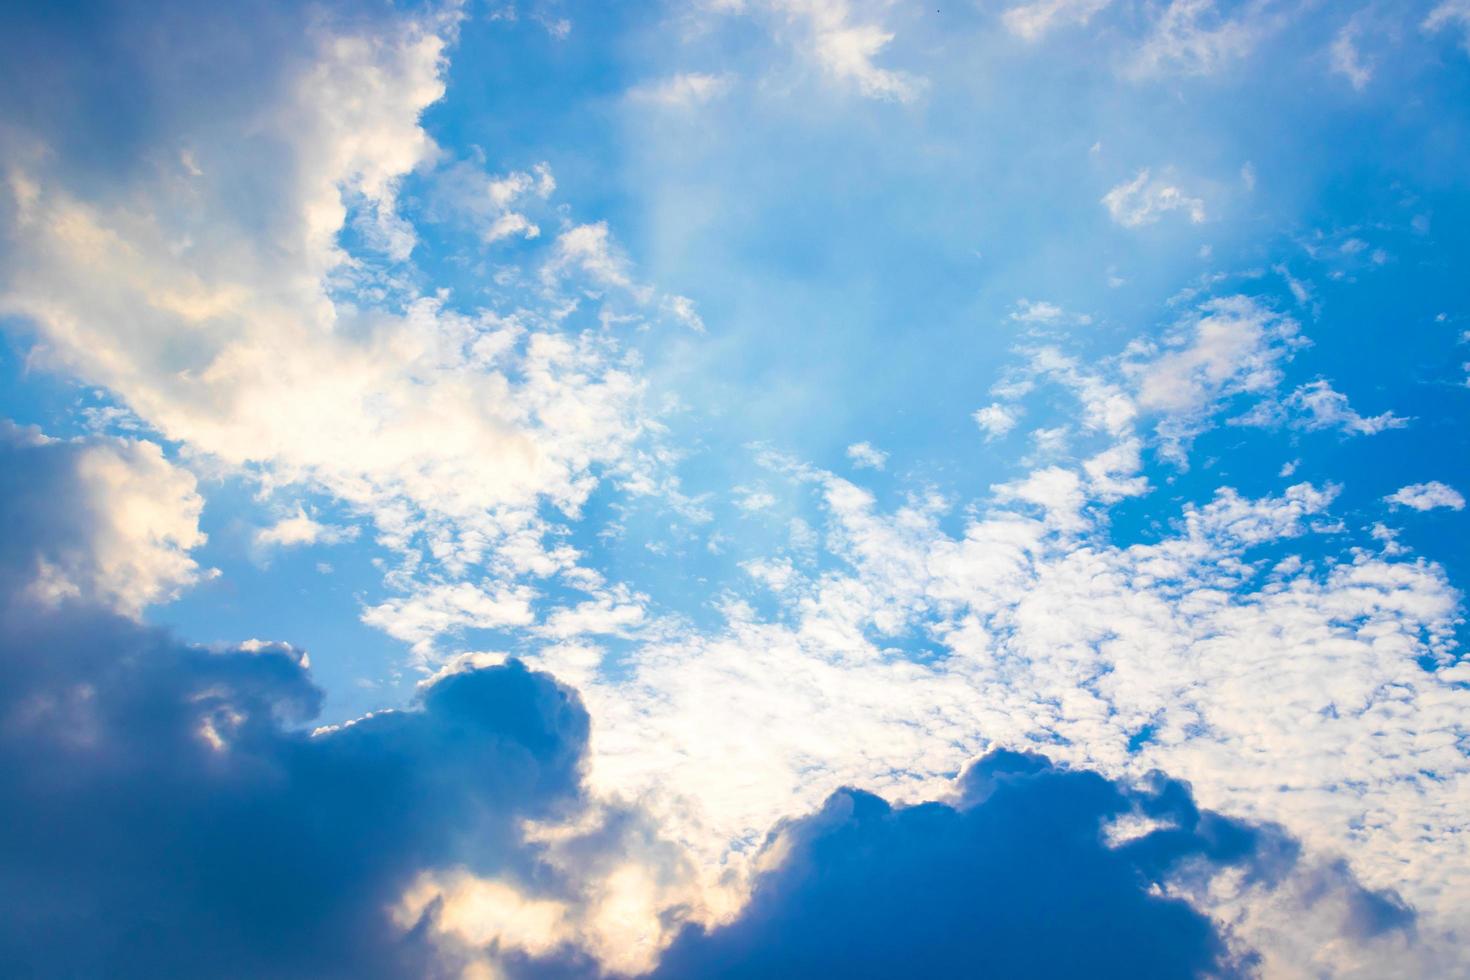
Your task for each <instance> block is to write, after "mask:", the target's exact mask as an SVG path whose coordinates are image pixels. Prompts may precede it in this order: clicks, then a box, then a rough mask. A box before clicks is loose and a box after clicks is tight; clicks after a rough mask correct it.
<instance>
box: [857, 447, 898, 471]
mask: <svg viewBox="0 0 1470 980" xmlns="http://www.w3.org/2000/svg"><path fill="white" fill-rule="evenodd" d="M847 458H848V459H850V460H852V465H853V466H856V467H858V468H859V469H870V470H881V469H882V468H883V466H884V464H885V463H887V462H888V454H887V453H885V452H883V451H882V450H881V449H875V448H874V447H873V445H872V443H868V442H855V443H853V444H852V445H851V446H848V447H847Z"/></svg>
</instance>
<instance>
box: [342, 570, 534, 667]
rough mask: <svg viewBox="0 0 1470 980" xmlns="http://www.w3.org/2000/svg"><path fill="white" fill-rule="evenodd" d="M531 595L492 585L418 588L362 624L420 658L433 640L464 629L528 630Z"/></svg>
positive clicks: (367, 613) (371, 612)
mask: <svg viewBox="0 0 1470 980" xmlns="http://www.w3.org/2000/svg"><path fill="white" fill-rule="evenodd" d="M535 598H536V593H535V591H534V590H532V589H530V588H529V587H527V586H523V585H522V586H507V585H502V584H499V583H495V582H486V583H484V584H482V585H478V586H477V585H474V584H471V583H469V582H457V583H453V584H448V583H446V584H439V585H431V586H425V587H422V588H419V589H418V590H416V591H415V592H414V593H413V594H412V595H410V596H408V597H406V598H402V599H391V600H389V601H387V602H384V603H381V604H380V605H376V606H372V607H370V608H368V609H365V610H363V614H362V621H363V622H364V623H367V624H368V625H369V626H374V627H376V628H378V629H380V630H382V631H383V632H385V633H387V634H388V635H389V636H391V637H393V638H395V639H398V640H402V641H403V642H405V643H409V644H412V645H413V646H414V648H415V651H416V652H418V653H419V654H420V655H421V656H427V654H428V653H429V652H430V651H431V649H432V647H431V644H432V642H433V640H434V639H435V638H436V637H438V636H441V635H443V634H445V633H450V632H454V631H458V630H462V629H487V630H493V629H504V628H506V627H509V626H529V625H530V624H531V623H532V622H534V620H535V618H536V616H535V613H534V612H533V611H532V609H531V602H532V600H533V599H535Z"/></svg>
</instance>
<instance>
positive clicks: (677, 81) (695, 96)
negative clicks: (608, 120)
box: [628, 72, 734, 109]
mask: <svg viewBox="0 0 1470 980" xmlns="http://www.w3.org/2000/svg"><path fill="white" fill-rule="evenodd" d="M733 81H734V80H733V77H732V76H731V75H729V74H719V75H711V74H706V73H704V72H684V73H681V74H678V75H671V76H669V77H668V78H664V79H660V80H659V81H657V82H651V83H649V84H647V85H640V86H638V87H637V88H633V89H630V90H629V91H628V98H629V99H631V100H633V101H634V102H646V103H651V104H654V105H659V106H664V107H668V108H676V109H688V108H691V107H693V106H697V105H703V104H704V103H706V102H711V101H713V100H715V99H718V98H719V97H721V96H722V95H724V94H725V93H726V92H728V91H729V90H730V87H731V85H732V84H733Z"/></svg>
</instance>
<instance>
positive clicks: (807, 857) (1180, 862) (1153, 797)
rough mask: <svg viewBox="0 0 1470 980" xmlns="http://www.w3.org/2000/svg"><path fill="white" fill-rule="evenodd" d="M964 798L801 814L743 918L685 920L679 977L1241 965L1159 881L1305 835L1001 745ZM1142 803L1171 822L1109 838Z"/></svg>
mask: <svg viewBox="0 0 1470 980" xmlns="http://www.w3.org/2000/svg"><path fill="white" fill-rule="evenodd" d="M959 788H960V791H961V792H960V796H959V801H958V802H957V803H956V804H955V805H953V806H950V805H946V804H941V803H925V804H922V805H919V806H913V807H906V808H894V807H892V806H890V805H889V804H888V803H886V802H885V801H883V800H882V799H880V798H878V797H876V796H873V795H872V794H869V793H864V792H861V791H858V790H842V791H840V792H837V793H834V794H833V795H832V796H831V797H830V798H828V800H827V802H826V804H825V806H824V807H823V808H822V809H821V811H820V812H818V813H817V814H815V815H813V816H810V817H807V818H805V819H802V820H799V821H796V822H794V823H792V824H791V825H789V826H788V827H787V828H786V829H785V831H784V833H785V835H786V839H787V843H788V846H789V853H788V856H787V857H786V858H785V860H784V861H783V862H782V864H781V866H780V867H779V868H778V869H776V870H775V871H773V872H771V873H769V874H767V875H766V876H765V877H764V879H763V880H762V881H761V882H760V884H759V886H758V888H757V889H756V892H755V896H754V898H753V900H752V902H751V903H750V905H749V906H748V907H747V909H746V910H745V911H744V913H743V914H742V915H741V917H740V918H739V919H738V920H737V921H736V922H734V923H732V924H730V925H728V926H726V927H724V928H720V929H716V930H714V931H712V932H704V931H702V930H699V929H696V928H693V927H689V928H686V930H685V932H684V934H683V935H682V936H681V937H680V939H679V940H678V941H677V942H676V943H675V945H674V946H673V947H672V948H671V949H670V950H669V952H668V954H667V955H666V956H665V957H664V960H663V964H662V966H661V968H660V971H659V975H660V976H666V977H680V978H693V977H790V976H843V977H968V976H984V977H1031V978H1035V977H1119V978H1125V977H1126V978H1141V977H1159V978H1163V977H1180V978H1185V977H1196V976H1234V975H1241V974H1247V973H1249V972H1250V969H1251V965H1252V964H1251V960H1250V957H1249V956H1245V957H1242V956H1240V955H1237V954H1233V953H1232V952H1231V950H1229V949H1227V946H1226V943H1225V939H1224V937H1223V936H1222V935H1221V933H1220V931H1219V929H1218V928H1217V927H1216V926H1215V925H1214V924H1213V923H1212V922H1211V921H1210V920H1209V919H1207V918H1206V917H1205V916H1203V915H1202V914H1200V913H1199V912H1198V911H1196V910H1195V909H1193V908H1191V907H1190V906H1189V905H1187V904H1185V903H1184V902H1182V901H1178V900H1174V899H1170V898H1167V897H1164V896H1163V895H1161V894H1160V893H1159V892H1158V890H1157V886H1158V885H1159V884H1160V883H1161V882H1162V881H1163V880H1164V878H1165V877H1166V876H1167V875H1170V874H1174V873H1180V872H1182V871H1184V870H1186V869H1187V870H1188V872H1189V873H1191V874H1196V875H1198V874H1206V875H1208V874H1211V873H1213V872H1215V871H1218V870H1219V869H1220V868H1222V867H1225V866H1238V867H1243V868H1244V869H1246V871H1247V873H1249V874H1251V875H1253V876H1256V877H1257V878H1260V879H1262V880H1266V881H1269V880H1272V879H1274V878H1276V877H1277V876H1279V875H1280V874H1282V873H1284V872H1285V871H1287V870H1288V869H1289V868H1290V866H1291V865H1292V863H1293V862H1294V860H1295V857H1296V847H1295V845H1294V844H1293V843H1292V842H1291V841H1290V840H1289V839H1287V838H1286V837H1285V836H1284V835H1283V834H1281V833H1280V832H1279V831H1277V830H1275V829H1273V828H1265V827H1256V826H1251V825H1248V824H1245V823H1241V822H1239V821H1235V820H1230V819H1228V818H1225V817H1222V816H1219V815H1217V814H1214V813H1209V812H1202V811H1200V810H1199V809H1198V808H1197V807H1196V806H1195V804H1194V801H1193V799H1192V797H1191V794H1190V791H1189V788H1188V786H1187V785H1185V784H1184V783H1181V782H1178V781H1175V780H1169V779H1166V778H1164V777H1162V776H1157V777H1154V778H1152V779H1151V780H1149V781H1147V782H1146V783H1145V785H1144V786H1142V787H1141V788H1130V787H1127V786H1124V785H1121V784H1119V783H1116V782H1113V781H1110V780H1108V779H1105V778H1103V777H1102V776H1100V775H1098V774H1096V773H1093V772H1085V771H1072V770H1067V769H1063V768H1059V767H1057V766H1054V765H1053V764H1052V763H1050V762H1049V761H1048V760H1047V759H1045V758H1044V757H1042V756H1038V755H1029V754H1018V753H1014V752H1006V751H996V752H992V753H991V754H989V755H987V756H985V757H984V758H982V759H981V760H979V761H978V762H976V763H975V764H974V765H973V766H972V767H971V768H970V769H969V770H968V771H967V772H966V773H965V774H964V775H963V776H962V777H961V782H960V787H959ZM1126 815H1134V816H1140V817H1145V818H1149V819H1151V820H1153V821H1156V822H1157V823H1156V826H1157V829H1154V830H1152V831H1151V832H1149V833H1145V834H1142V835H1141V836H1137V837H1134V838H1133V839H1131V840H1128V841H1126V842H1124V843H1119V844H1117V845H1116V846H1110V845H1109V844H1108V843H1107V842H1106V840H1105V836H1104V829H1105V827H1106V826H1107V825H1108V824H1109V823H1110V822H1112V821H1114V820H1115V819H1116V818H1119V817H1122V816H1126Z"/></svg>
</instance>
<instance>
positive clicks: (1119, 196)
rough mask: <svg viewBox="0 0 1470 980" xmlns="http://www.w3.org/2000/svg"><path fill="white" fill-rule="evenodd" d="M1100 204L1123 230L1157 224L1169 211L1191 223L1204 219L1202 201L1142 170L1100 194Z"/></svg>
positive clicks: (1203, 203) (1198, 222) (1146, 169)
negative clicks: (1179, 213) (1182, 216)
mask: <svg viewBox="0 0 1470 980" xmlns="http://www.w3.org/2000/svg"><path fill="white" fill-rule="evenodd" d="M1102 204H1103V206H1104V207H1106V208H1107V209H1108V214H1109V215H1111V216H1112V218H1113V220H1114V221H1116V222H1117V223H1118V224H1120V225H1122V226H1123V227H1124V228H1139V227H1142V226H1143V225H1150V224H1153V223H1154V222H1156V221H1158V220H1159V218H1161V217H1163V216H1164V215H1165V214H1167V213H1169V212H1170V211H1183V212H1184V213H1185V214H1186V215H1187V216H1188V217H1189V220H1190V221H1191V222H1193V223H1194V224H1200V223H1201V222H1203V221H1204V220H1205V202H1204V201H1203V200H1201V199H1200V198H1197V197H1190V196H1188V195H1187V194H1185V193H1184V192H1183V191H1181V190H1180V189H1179V188H1178V187H1176V186H1174V185H1173V184H1170V183H1166V182H1165V180H1164V179H1163V178H1160V177H1154V176H1153V175H1152V173H1151V172H1150V170H1149V169H1148V168H1147V167H1145V168H1144V169H1142V170H1140V171H1139V172H1138V175H1137V176H1136V177H1134V178H1133V179H1132V180H1131V181H1127V182H1125V183H1122V184H1119V185H1118V186H1116V187H1114V188H1113V189H1112V190H1110V191H1108V192H1107V193H1106V194H1104V195H1103V198H1102Z"/></svg>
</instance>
